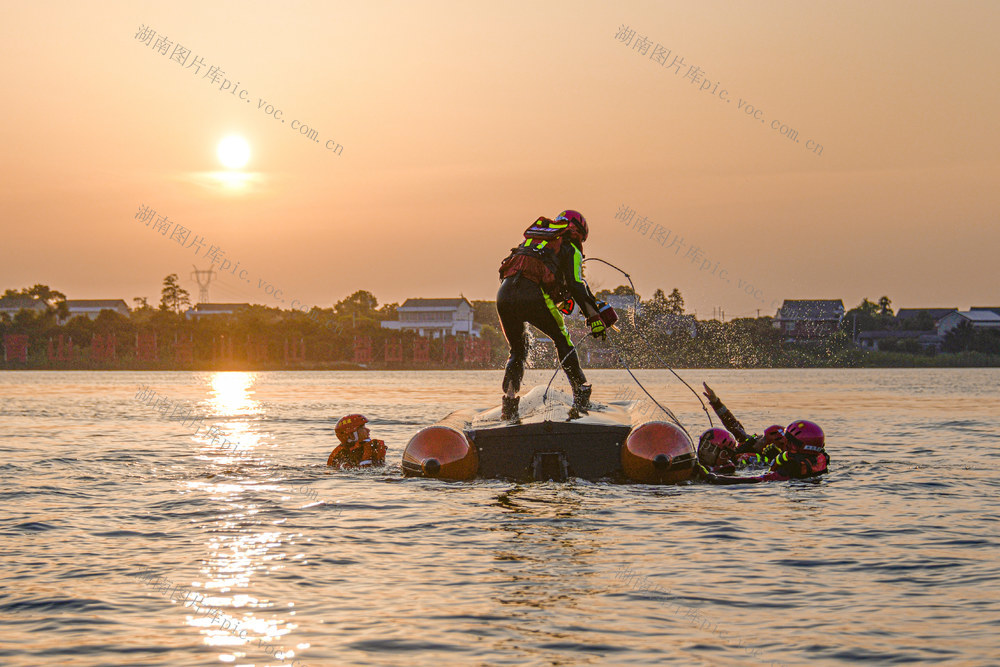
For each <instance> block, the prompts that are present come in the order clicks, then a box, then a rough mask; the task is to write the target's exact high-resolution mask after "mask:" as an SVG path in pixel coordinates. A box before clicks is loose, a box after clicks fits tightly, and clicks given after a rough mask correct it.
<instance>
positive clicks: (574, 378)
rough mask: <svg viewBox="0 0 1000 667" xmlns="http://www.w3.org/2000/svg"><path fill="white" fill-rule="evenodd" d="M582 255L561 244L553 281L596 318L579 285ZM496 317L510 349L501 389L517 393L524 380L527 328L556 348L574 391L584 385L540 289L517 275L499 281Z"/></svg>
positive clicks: (558, 319) (590, 298)
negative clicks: (498, 316) (525, 328)
mask: <svg viewBox="0 0 1000 667" xmlns="http://www.w3.org/2000/svg"><path fill="white" fill-rule="evenodd" d="M582 262H583V253H582V252H581V251H580V249H579V248H577V247H576V245H575V244H573V243H571V242H569V241H568V240H567V241H566V242H565V243H563V244H562V247H561V248H560V250H559V253H558V255H557V256H556V265H557V268H558V271H557V279H558V280H559V281H560V282H561V284H563V285H564V286H565V287H566V290H567V291H568V292H569V295H570V296H571V297H572V298H573V300H574V301H575V302H576V303H577V304H578V305H579V306H580V309H581V311H582V312H583V313H584V315H585V316H587V317H588V318H589V317H592V316H594V315H596V314H597V305H596V303H595V301H594V295H593V294H591V292H590V288H588V287H587V283H585V282H583V272H582V268H581V266H582ZM497 313H498V314H499V315H500V326H501V327H503V335H504V336H505V337H506V338H507V344H508V345H509V346H510V357H509V358H508V359H507V369H506V372H505V373H504V378H503V389H504V391H507V389H508V387H513V389H514V391H515V392H517V391H520V389H521V378H522V377H524V362H525V360H526V358H527V355H528V342H527V337H526V335H525V330H524V325H525V324H531V325H532V326H534V327H535V328H537V329H539V330H540V331H541V332H542V333H544V334H545V335H546V336H548V337H549V338H551V339H552V341H553V342H554V343H555V344H556V351H557V352H558V354H559V359H560V360H562V368H563V370H564V371H565V372H566V377H567V378H569V383H570V385H571V386H572V387H574V389H575V388H576V387H579V386H581V385H583V384H586V382H587V378H586V376H584V374H583V369H582V368H580V359H579V358H578V356H577V353H576V350H575V349H574V347H573V341H572V339H571V338H570V336H569V332H568V331H566V324H565V322H563V317H562V313H561V312H560V311H559V309H558V308H557V306H556V303H554V301H553V299H552V297H551V296H549V294H547V293H546V292H545V290H544V289H542V287H541V286H540V285H539V284H538V283H536V282H534V281H532V280H530V279H528V278H526V277H525V276H524V275H522V274H521V273H520V272H518V273H517V274H515V275H512V276H509V277H507V278H504V279H503V282H501V283H500V289H499V290H498V291H497Z"/></svg>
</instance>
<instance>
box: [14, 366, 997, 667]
mask: <svg viewBox="0 0 1000 667" xmlns="http://www.w3.org/2000/svg"><path fill="white" fill-rule="evenodd" d="M681 373H682V375H683V376H684V377H685V378H686V379H688V380H689V381H691V382H692V383H694V382H695V381H697V382H700V381H702V380H708V381H709V383H710V384H712V385H713V386H714V387H715V388H716V390H717V391H718V392H719V394H720V396H722V398H723V400H725V401H726V403H727V404H728V405H729V406H730V407H731V408H732V409H733V411H734V412H735V413H736V414H737V415H738V416H739V417H740V418H741V419H742V420H743V423H744V424H745V425H747V426H748V427H750V428H753V429H755V430H757V431H760V430H761V429H763V428H764V427H765V426H767V425H769V424H771V423H782V424H784V423H788V422H789V421H791V420H793V419H796V418H809V419H813V420H814V421H817V422H819V423H820V424H821V425H822V426H823V427H824V429H825V430H826V433H827V443H828V449H829V451H830V454H831V458H832V464H831V472H830V474H828V475H827V476H826V477H825V478H823V479H822V480H820V481H818V482H815V481H808V482H803V481H800V482H786V483H773V484H768V485H756V486H750V487H711V486H705V485H686V486H676V487H655V486H644V485H617V484H610V483H590V482H585V481H581V480H575V481H571V482H569V483H563V484H559V483H536V484H515V483H510V482H501V481H478V482H472V483H454V482H451V483H450V482H439V481H433V480H416V479H404V478H403V477H402V474H401V472H400V468H399V459H400V455H401V453H402V449H403V447H404V445H405V444H406V442H407V440H408V439H409V437H410V436H411V435H413V434H414V433H415V432H416V431H417V430H418V429H419V428H420V427H422V426H424V425H427V424H429V423H432V422H434V421H436V420H437V419H439V418H441V417H443V416H444V415H445V414H446V413H448V412H449V411H451V410H453V409H458V408H461V407H470V406H472V407H484V408H485V407H488V406H491V405H493V404H495V403H498V402H499V389H498V388H499V384H500V374H499V373H497V372H434V373H407V372H387V373H378V372H371V373H345V372H339V373H290V372H287V373H286V372H281V373H187V372H173V373H112V372H104V373H89V372H23V373H21V372H7V373H3V374H0V471H2V478H0V479H2V485H0V557H2V562H0V664H3V665H43V664H60V665H220V664H221V665H283V664H284V665H290V664H293V661H294V664H295V665H439V666H440V665H584V664H600V665H604V664H611V665H654V664H679V665H730V664H733V665H751V664H772V663H773V664H787V665H800V664H807V663H808V664H837V663H850V662H867V663H872V664H887V663H906V662H923V663H932V664H938V663H943V664H948V663H951V664H956V665H959V664H961V665H969V664H984V665H985V664H1000V640H998V637H1000V585H998V575H1000V549H998V541H1000V534H998V533H1000V530H998V510H1000V501H998V498H997V495H998V491H1000V482H998V481H997V474H996V466H995V462H996V461H997V457H998V455H1000V438H998V435H997V434H998V433H1000V416H998V415H1000V395H998V388H1000V370H998V369H983V370H977V369H955V370H951V369H943V370H774V371H682V372H681ZM589 375H590V379H591V380H592V381H593V382H594V384H595V387H596V388H595V396H594V397H595V398H596V399H598V400H605V401H606V400H612V399H613V398H614V396H615V394H616V393H617V392H618V391H619V390H620V389H621V388H622V387H625V386H628V385H627V383H628V382H630V380H629V378H628V376H627V375H626V374H625V373H623V372H616V371H590V373H589ZM548 376H549V374H548V373H547V372H546V373H543V372H541V371H532V372H529V373H528V377H527V378H526V382H525V385H526V387H530V386H531V385H532V384H537V383H544V382H545V381H547V380H548ZM639 377H640V379H642V380H643V382H644V383H645V384H646V385H647V387H648V388H649V389H650V390H651V391H652V392H653V393H654V395H656V396H657V398H659V399H661V401H666V402H667V403H669V405H671V406H672V407H673V408H674V409H675V411H676V412H677V413H678V415H679V416H680V417H681V418H682V420H683V421H684V422H685V423H686V424H687V425H688V427H689V429H690V430H692V431H695V430H697V431H700V430H701V429H702V428H704V427H705V426H706V420H705V416H704V414H703V413H701V411H700V408H699V407H698V405H697V403H696V402H695V401H694V398H693V397H692V396H691V394H690V393H688V392H687V390H686V389H685V388H684V387H683V386H682V385H681V384H679V383H678V382H677V381H676V380H674V379H673V378H672V376H670V374H669V373H668V372H666V371H645V372H642V373H640V375H639ZM558 382H563V383H564V380H563V379H562V378H559V380H557V383H558ZM139 385H148V387H149V388H150V390H153V391H155V392H156V396H157V398H159V397H163V398H164V399H167V400H169V401H171V406H170V407H169V408H168V407H164V406H163V405H161V406H159V407H157V408H154V407H150V406H148V405H144V404H142V403H140V402H138V401H137V400H136V399H135V395H136V393H137V391H138V387H139ZM183 406H189V407H190V408H192V409H193V412H194V413H196V414H197V416H199V417H204V418H205V421H204V422H202V424H203V425H204V426H206V427H207V426H213V427H215V428H216V429H217V431H215V432H216V433H218V434H219V435H220V436H223V437H226V438H228V439H229V440H230V441H231V442H233V443H235V445H236V447H237V448H238V451H236V452H232V451H228V450H224V449H221V448H220V447H219V446H218V444H212V442H211V441H210V440H211V439H210V438H209V437H207V436H206V428H205V427H203V428H202V429H201V430H200V432H199V433H198V434H195V433H194V429H195V427H194V426H191V425H184V424H182V423H181V422H179V421H177V420H174V421H170V420H168V419H166V418H165V417H164V416H163V415H162V414H161V410H169V411H171V412H172V411H173V410H174V409H176V408H177V407H183ZM355 411H361V412H364V413H366V414H367V415H368V416H369V418H371V419H372V424H371V427H372V432H373V435H374V437H378V438H382V439H384V440H385V441H386V442H387V443H388V446H389V461H390V462H391V465H389V466H387V467H386V469H384V470H382V471H377V472H371V471H369V472H357V473H345V472H332V471H330V470H328V469H327V468H326V466H325V461H326V457H327V455H328V454H329V452H330V450H331V449H332V448H333V437H332V422H333V418H334V417H338V416H341V415H343V414H345V413H347V412H355ZM140 577H144V578H145V580H143V579H140ZM151 577H158V579H156V580H153V579H151Z"/></svg>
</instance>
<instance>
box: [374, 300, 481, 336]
mask: <svg viewBox="0 0 1000 667" xmlns="http://www.w3.org/2000/svg"><path fill="white" fill-rule="evenodd" d="M473 313H474V309H473V307H472V304H471V303H469V300H468V299H466V298H465V297H458V298H456V299H407V300H406V301H404V302H403V305H402V306H399V307H398V308H397V309H396V316H397V317H398V318H399V319H397V320H388V321H385V322H382V328H383V329H393V330H396V331H415V332H416V333H417V335H419V336H430V337H431V338H438V337H440V336H455V335H458V334H469V335H471V336H476V337H478V336H479V325H478V324H476V323H475V322H473V321H472V316H473Z"/></svg>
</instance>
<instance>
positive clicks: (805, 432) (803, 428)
mask: <svg viewBox="0 0 1000 667" xmlns="http://www.w3.org/2000/svg"><path fill="white" fill-rule="evenodd" d="M785 439H786V440H788V451H790V452H792V453H796V452H821V451H823V448H824V447H826V436H825V435H823V429H821V428H820V427H819V426H818V425H817V424H814V423H813V422H809V421H805V420H802V421H794V422H792V423H791V424H789V425H788V427H787V428H786V429H785Z"/></svg>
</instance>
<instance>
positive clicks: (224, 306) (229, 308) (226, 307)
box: [184, 303, 250, 320]
mask: <svg viewBox="0 0 1000 667" xmlns="http://www.w3.org/2000/svg"><path fill="white" fill-rule="evenodd" d="M249 307H250V304H249V303H199V304H196V305H195V306H194V308H189V309H187V310H186V311H185V312H184V317H186V318H188V319H189V320H200V319H201V318H203V317H211V316H215V315H233V314H234V313H236V312H237V311H239V310H242V309H243V308H249Z"/></svg>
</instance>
